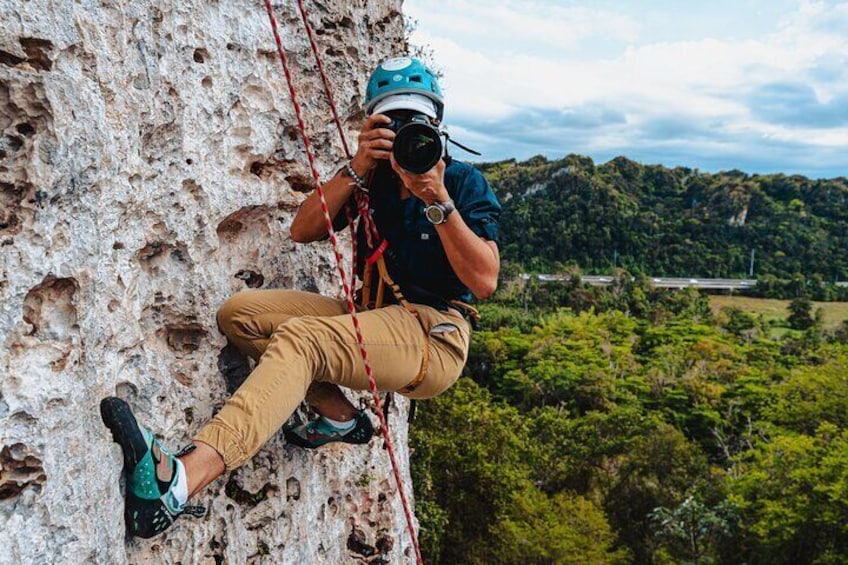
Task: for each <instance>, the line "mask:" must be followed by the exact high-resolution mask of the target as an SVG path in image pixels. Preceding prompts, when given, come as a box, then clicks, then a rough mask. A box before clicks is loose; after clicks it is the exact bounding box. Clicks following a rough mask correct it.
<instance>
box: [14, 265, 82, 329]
mask: <svg viewBox="0 0 848 565" xmlns="http://www.w3.org/2000/svg"><path fill="white" fill-rule="evenodd" d="M78 288H79V285H78V284H77V281H76V280H74V279H73V278H57V277H55V276H53V275H47V277H45V278H44V280H43V281H42V282H41V283H40V284H38V285H37V286H34V287H33V288H31V289H30V290H29V292H27V295H26V297H25V298H24V306H23V319H24V321H25V322H27V323H28V324H30V325H31V326H32V329H31V330H30V332H29V335H34V336H36V337H39V338H42V339H52V340H59V339H66V338H68V337H69V336H70V335H71V333H72V332H73V331H75V330H76V324H77V308H76V304H75V303H74V295H75V294H76V291H77V289H78Z"/></svg>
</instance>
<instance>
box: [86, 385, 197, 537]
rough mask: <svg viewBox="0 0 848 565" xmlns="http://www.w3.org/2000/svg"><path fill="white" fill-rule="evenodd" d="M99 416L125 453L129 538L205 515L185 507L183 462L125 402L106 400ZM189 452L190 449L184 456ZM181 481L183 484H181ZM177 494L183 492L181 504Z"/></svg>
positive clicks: (185, 494) (150, 533) (101, 405)
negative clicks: (185, 516) (164, 445)
mask: <svg viewBox="0 0 848 565" xmlns="http://www.w3.org/2000/svg"><path fill="white" fill-rule="evenodd" d="M100 417H101V418H102V419H103V423H104V424H106V427H107V428H109V430H110V431H111V432H112V438H113V439H114V441H115V443H117V444H118V445H120V446H121V450H122V451H123V453H124V471H123V473H124V476H125V477H126V481H127V489H126V491H127V492H126V500H125V503H124V518H125V519H126V524H127V530H128V531H129V533H130V535H133V536H138V537H142V538H151V537H153V536H155V535H158V534H161V533H162V532H164V531H165V530H167V529H168V527H170V526H171V524H173V523H174V520H176V519H177V517H179V516H181V515H191V516H203V515H205V513H206V510H205V509H204V508H203V507H202V506H187V505H186V504H185V498H187V496H188V495H187V492H186V485H185V470H184V469H182V468H181V467H182V463H181V462H179V461H178V460H177V456H176V455H171V454H170V453H169V452H168V451H167V450H166V449H165V448H164V447H162V446H161V445H160V444H159V442H158V441H157V440H156V438H154V437H153V434H152V433H150V432H149V431H148V430H147V429H145V428H144V427H143V426H140V425H139V424H138V422H136V419H135V417H134V416H133V414H132V411H131V410H130V407H129V405H128V404H127V403H126V402H124V401H123V400H121V399H120V398H115V397H109V398H104V399H103V400H102V401H100ZM192 447H193V446H192ZM188 451H190V448H189V449H188V450H183V452H181V453H187V452H188ZM180 475H182V477H181V476H180ZM180 480H182V481H183V482H182V485H180V484H178V483H179V482H180ZM177 491H181V492H182V495H181V497H182V498H183V501H182V502H181V501H180V500H179V497H178V495H177V494H175V492H177Z"/></svg>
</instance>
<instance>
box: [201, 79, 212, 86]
mask: <svg viewBox="0 0 848 565" xmlns="http://www.w3.org/2000/svg"><path fill="white" fill-rule="evenodd" d="M200 84H201V85H203V88H212V79H211V78H210V77H204V79H203V80H202V81H200Z"/></svg>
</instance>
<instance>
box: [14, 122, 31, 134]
mask: <svg viewBox="0 0 848 565" xmlns="http://www.w3.org/2000/svg"><path fill="white" fill-rule="evenodd" d="M15 130H16V131H17V132H18V133H19V134H21V135H23V136H24V137H29V136H30V135H32V134H34V133H35V128H34V127H32V126H31V125H29V124H18V125H16V126H15Z"/></svg>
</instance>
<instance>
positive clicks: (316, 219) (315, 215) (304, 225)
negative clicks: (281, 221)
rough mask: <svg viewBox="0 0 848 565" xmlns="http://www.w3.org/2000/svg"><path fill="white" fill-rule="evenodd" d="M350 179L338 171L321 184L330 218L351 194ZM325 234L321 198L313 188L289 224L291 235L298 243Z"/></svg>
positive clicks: (333, 216) (319, 237)
mask: <svg viewBox="0 0 848 565" xmlns="http://www.w3.org/2000/svg"><path fill="white" fill-rule="evenodd" d="M350 183H351V179H350V178H348V176H347V175H345V174H344V173H342V172H339V173H337V174H336V176H334V177H333V178H331V179H330V180H328V181H327V182H325V183H324V184H323V188H324V198H325V199H326V200H327V207H328V208H329V210H330V218H335V217H336V214H338V213H339V210H341V209H342V206H344V205H345V202H347V201H348V199H349V198H350V196H351V194H353V187H352V186H351V185H350ZM325 235H327V225H326V222H325V220H324V211H323V210H322V209H321V198H320V197H319V196H318V191H317V190H315V191H313V192H312V194H310V195H309V198H307V199H306V200H304V201H303V204H301V205H300V208H299V209H298V210H297V214H296V215H295V217H294V220H293V221H292V225H291V237H292V239H293V240H295V241H296V242H298V243H309V242H311V241H316V240H318V239H321V238H322V237H324V236H325Z"/></svg>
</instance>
